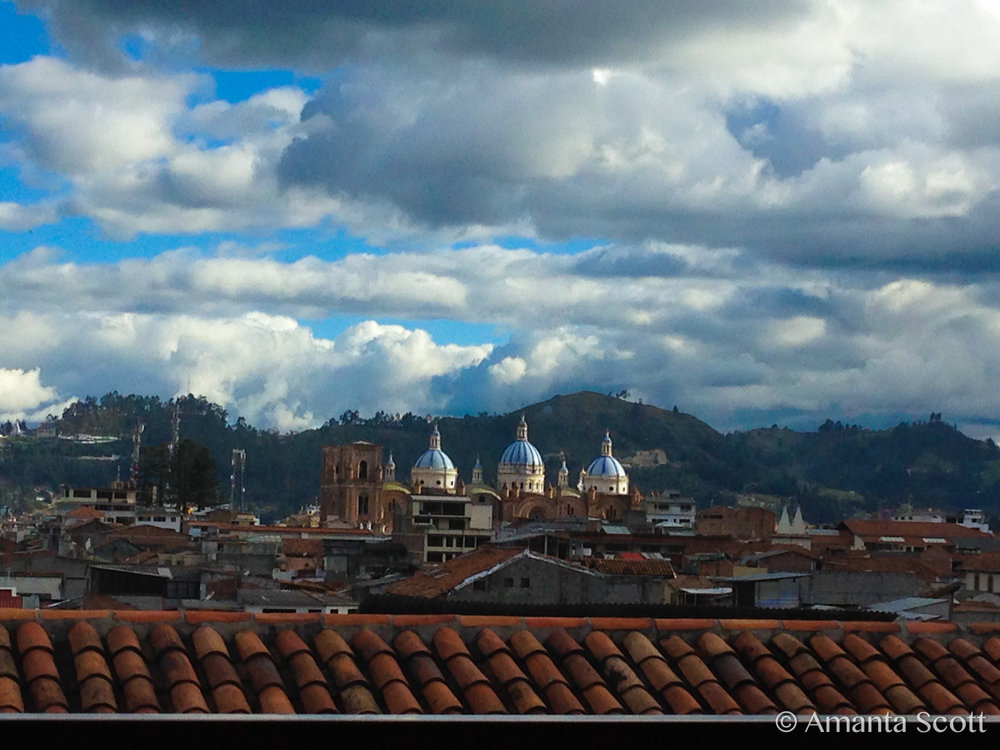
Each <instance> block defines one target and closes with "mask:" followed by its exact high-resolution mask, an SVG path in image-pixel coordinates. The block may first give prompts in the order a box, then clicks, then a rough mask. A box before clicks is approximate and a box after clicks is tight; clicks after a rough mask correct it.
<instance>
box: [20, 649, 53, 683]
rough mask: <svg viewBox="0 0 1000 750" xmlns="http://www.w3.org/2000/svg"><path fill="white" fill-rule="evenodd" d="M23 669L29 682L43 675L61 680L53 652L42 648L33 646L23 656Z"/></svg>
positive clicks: (25, 678) (26, 680)
mask: <svg viewBox="0 0 1000 750" xmlns="http://www.w3.org/2000/svg"><path fill="white" fill-rule="evenodd" d="M21 671H22V673H23V675H24V680H25V682H26V683H28V684H30V683H31V682H32V681H33V680H37V679H40V678H42V677H47V678H50V679H53V680H55V681H56V682H57V683H58V682H59V670H58V669H56V663H55V660H54V659H53V658H52V654H50V653H49V652H48V651H45V650H44V649H41V648H33V649H31V651H28V652H27V653H26V654H23V655H22V656H21Z"/></svg>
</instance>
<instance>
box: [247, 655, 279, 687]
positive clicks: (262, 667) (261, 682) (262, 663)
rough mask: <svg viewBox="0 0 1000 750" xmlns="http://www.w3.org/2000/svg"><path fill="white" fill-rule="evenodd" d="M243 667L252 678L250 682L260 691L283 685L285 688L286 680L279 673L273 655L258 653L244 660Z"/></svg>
mask: <svg viewBox="0 0 1000 750" xmlns="http://www.w3.org/2000/svg"><path fill="white" fill-rule="evenodd" d="M243 668H244V669H245V670H246V673H247V676H248V677H249V678H250V684H251V685H253V689H254V690H256V691H257V692H258V693H260V692H262V691H263V690H265V689H266V688H268V687H274V686H277V687H281V688H282V690H284V682H282V680H281V675H279V674H278V668H277V667H275V666H274V662H273V661H272V660H271V657H270V656H268V655H266V654H257V655H256V656H252V657H251V658H250V659H248V660H247V661H244V662H243Z"/></svg>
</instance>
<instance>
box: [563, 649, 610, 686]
mask: <svg viewBox="0 0 1000 750" xmlns="http://www.w3.org/2000/svg"><path fill="white" fill-rule="evenodd" d="M562 671H563V674H565V675H566V677H567V678H568V679H569V681H570V683H571V684H572V685H573V686H574V687H575V688H576V689H577V690H586V689H587V688H590V687H592V686H594V685H603V684H604V680H602V679H601V676H600V675H599V674H598V673H597V671H596V670H595V669H594V668H593V667H592V666H590V663H589V662H588V661H587V660H586V659H585V658H584V657H583V655H582V654H570V655H569V656H567V657H566V658H565V659H563V662H562Z"/></svg>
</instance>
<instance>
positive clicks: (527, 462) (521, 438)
mask: <svg viewBox="0 0 1000 750" xmlns="http://www.w3.org/2000/svg"><path fill="white" fill-rule="evenodd" d="M543 464H544V461H542V454H541V453H539V452H538V448H536V447H535V446H533V445H532V444H531V443H529V442H528V423H527V422H525V421H524V415H523V414H522V415H521V421H520V423H519V424H518V425H517V440H515V441H514V442H513V443H511V444H510V445H508V446H507V450H505V451H504V452H503V455H502V456H500V466H501V467H503V468H508V469H523V468H525V467H527V468H529V469H534V468H535V467H538V466H542V465H543Z"/></svg>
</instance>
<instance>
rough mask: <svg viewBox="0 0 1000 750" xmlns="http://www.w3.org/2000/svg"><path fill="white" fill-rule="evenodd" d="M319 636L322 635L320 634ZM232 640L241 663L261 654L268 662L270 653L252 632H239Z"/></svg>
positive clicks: (317, 637)
mask: <svg viewBox="0 0 1000 750" xmlns="http://www.w3.org/2000/svg"><path fill="white" fill-rule="evenodd" d="M324 632H326V631H324ZM320 635H322V633H321V634H320ZM316 639H317V640H319V636H316ZM234 640H235V642H236V651H237V653H239V655H240V660H241V661H243V662H247V661H249V660H250V659H252V658H253V657H255V656H260V655H261V654H263V655H265V656H267V658H268V660H269V661H270V659H271V652H270V651H268V650H267V646H265V645H264V642H263V641H262V640H261V639H260V636H258V635H257V634H256V633H255V632H253V631H252V630H241V631H239V632H238V633H237V634H236V636H235V638H234Z"/></svg>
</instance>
